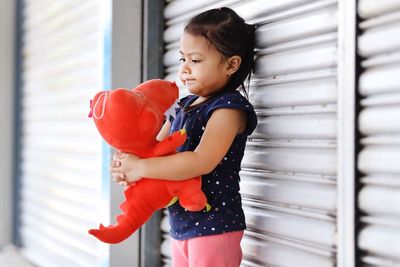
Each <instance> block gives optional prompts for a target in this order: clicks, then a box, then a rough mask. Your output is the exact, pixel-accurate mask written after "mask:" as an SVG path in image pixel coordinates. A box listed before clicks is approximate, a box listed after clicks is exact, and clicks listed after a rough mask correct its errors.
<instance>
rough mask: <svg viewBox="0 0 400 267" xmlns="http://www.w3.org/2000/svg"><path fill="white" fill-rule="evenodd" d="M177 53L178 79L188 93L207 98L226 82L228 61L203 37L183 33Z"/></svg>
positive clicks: (228, 69)
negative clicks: (178, 58)
mask: <svg viewBox="0 0 400 267" xmlns="http://www.w3.org/2000/svg"><path fill="white" fill-rule="evenodd" d="M179 53H180V54H181V58H180V61H181V65H180V68H179V79H180V80H181V81H182V83H183V84H184V85H185V86H186V88H187V89H188V90H189V92H190V93H192V94H195V95H199V96H202V97H207V96H210V95H212V94H213V93H215V92H217V91H218V90H219V89H221V88H222V87H223V86H224V85H225V84H226V83H227V82H228V79H229V75H230V74H231V72H230V71H231V70H230V67H229V60H228V59H226V58H225V57H224V56H223V55H222V54H221V53H220V52H218V51H217V50H216V49H215V48H214V47H213V46H212V45H211V44H210V43H209V42H208V41H207V39H205V38H204V37H202V36H194V35H191V34H189V33H184V34H183V36H182V38H181V41H180V51H179Z"/></svg>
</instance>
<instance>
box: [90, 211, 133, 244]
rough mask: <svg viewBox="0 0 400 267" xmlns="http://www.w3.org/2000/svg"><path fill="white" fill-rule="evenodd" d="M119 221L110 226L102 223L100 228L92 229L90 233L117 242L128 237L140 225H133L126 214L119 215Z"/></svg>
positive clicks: (110, 241)
mask: <svg viewBox="0 0 400 267" xmlns="http://www.w3.org/2000/svg"><path fill="white" fill-rule="evenodd" d="M117 221H118V223H117V224H115V225H110V226H107V227H105V226H103V225H102V224H100V226H99V229H90V230H89V234H91V235H93V236H95V237H96V238H97V239H99V240H101V241H103V242H104V243H108V244H116V243H120V242H122V241H124V240H125V239H127V238H128V237H129V236H130V235H131V234H133V233H134V232H135V231H136V230H137V228H138V227H139V226H140V225H137V226H134V225H132V224H131V223H130V222H129V220H128V218H127V216H126V215H125V214H121V215H119V216H118V217H117Z"/></svg>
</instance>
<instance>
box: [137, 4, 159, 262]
mask: <svg viewBox="0 0 400 267" xmlns="http://www.w3.org/2000/svg"><path fill="white" fill-rule="evenodd" d="M163 10H164V0H158V1H154V0H145V1H144V5H143V11H144V12H143V80H149V79H155V78H158V79H161V78H163V76H164V70H163V64H162V58H163V53H164V45H163V32H164V15H163ZM161 219H162V212H161V211H159V212H156V213H154V214H153V216H152V217H151V219H150V220H149V221H148V222H147V223H146V224H145V225H144V226H143V227H142V231H141V242H140V248H141V249H140V251H141V252H140V253H141V261H140V266H141V267H147V266H161V265H162V263H161V252H160V247H161V239H162V236H161V229H160V227H161Z"/></svg>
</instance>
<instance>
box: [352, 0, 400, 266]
mask: <svg viewBox="0 0 400 267" xmlns="http://www.w3.org/2000/svg"><path fill="white" fill-rule="evenodd" d="M358 13H359V16H360V17H361V22H360V24H359V27H360V29H361V32H362V33H361V35H360V36H359V38H358V42H359V53H360V55H361V56H362V58H363V60H362V62H361V65H362V68H363V72H362V73H361V76H360V79H359V93H360V94H361V95H362V100H361V102H360V105H361V107H362V110H361V112H360V114H359V131H360V132H361V134H362V136H363V137H362V139H361V145H362V150H361V151H360V153H359V157H358V169H359V171H360V172H361V173H362V176H361V178H360V184H361V190H360V192H359V195H358V205H359V208H360V210H361V214H362V215H361V217H360V218H359V222H360V224H361V229H360V232H359V236H358V248H359V250H360V253H359V255H360V258H359V261H360V266H399V265H400V208H399V205H398V204H399V203H400V179H399V175H400V165H399V162H400V119H399V118H400V106H399V104H400V89H399V88H400V76H399V73H400V39H399V36H400V2H399V1H395V0H385V1H379V2H377V1H372V0H361V1H359V5H358Z"/></svg>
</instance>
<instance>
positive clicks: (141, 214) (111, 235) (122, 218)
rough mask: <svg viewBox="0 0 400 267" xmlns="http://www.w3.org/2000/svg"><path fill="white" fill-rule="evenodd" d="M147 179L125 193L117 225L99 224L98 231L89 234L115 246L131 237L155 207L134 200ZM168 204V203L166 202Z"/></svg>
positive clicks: (130, 187)
mask: <svg viewBox="0 0 400 267" xmlns="http://www.w3.org/2000/svg"><path fill="white" fill-rule="evenodd" d="M146 180H147V179H143V180H142V181H139V182H138V184H137V185H133V186H129V187H128V188H127V189H126V190H125V192H124V195H125V199H126V200H125V201H124V202H123V203H122V204H121V205H120V209H121V210H122V212H123V213H122V214H120V215H118V216H117V218H116V219H117V223H116V224H114V225H110V226H107V227H105V226H103V225H101V224H100V227H99V228H98V229H91V230H89V234H91V235H93V236H95V237H96V238H97V239H99V240H101V241H103V242H105V243H109V244H115V243H119V242H122V241H124V240H125V239H127V238H128V237H129V236H130V235H132V234H133V233H134V232H135V231H136V230H137V229H138V228H139V227H141V226H142V225H143V224H144V223H145V222H146V221H147V220H148V219H149V218H150V217H151V215H152V214H153V212H154V210H155V207H154V206H152V205H151V204H149V203H145V202H144V201H145V200H143V199H135V198H134V196H135V195H138V193H137V192H138V191H140V190H141V188H142V187H141V185H142V186H143V185H145V183H146V182H148V181H146ZM167 203H168V202H167Z"/></svg>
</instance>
